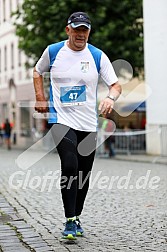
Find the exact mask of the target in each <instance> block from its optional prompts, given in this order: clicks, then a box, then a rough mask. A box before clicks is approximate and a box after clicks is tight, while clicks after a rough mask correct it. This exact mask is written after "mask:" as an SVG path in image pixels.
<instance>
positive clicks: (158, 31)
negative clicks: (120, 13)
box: [143, 0, 167, 156]
mask: <svg viewBox="0 0 167 252" xmlns="http://www.w3.org/2000/svg"><path fill="white" fill-rule="evenodd" d="M143 10H144V50H145V76H146V84H147V85H149V86H150V88H151V90H152V93H151V95H150V96H149V98H148V99H147V101H146V104H147V108H146V109H147V130H148V134H147V152H148V153H150V154H156V155H162V156H167V98H166V95H167V83H166V82H167V80H166V69H167V61H166V55H167V26H166V23H167V1H166V0H144V1H143ZM150 10H151V11H150Z"/></svg>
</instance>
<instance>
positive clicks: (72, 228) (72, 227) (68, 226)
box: [62, 220, 77, 240]
mask: <svg viewBox="0 0 167 252" xmlns="http://www.w3.org/2000/svg"><path fill="white" fill-rule="evenodd" d="M76 233H77V226H76V222H75V220H68V221H67V222H66V223H65V229H64V231H63V232H62V234H63V238H64V239H69V240H75V239H76Z"/></svg>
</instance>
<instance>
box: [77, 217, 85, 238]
mask: <svg viewBox="0 0 167 252" xmlns="http://www.w3.org/2000/svg"><path fill="white" fill-rule="evenodd" d="M76 226H77V236H82V235H83V232H84V230H83V228H82V227H81V222H80V219H79V218H76Z"/></svg>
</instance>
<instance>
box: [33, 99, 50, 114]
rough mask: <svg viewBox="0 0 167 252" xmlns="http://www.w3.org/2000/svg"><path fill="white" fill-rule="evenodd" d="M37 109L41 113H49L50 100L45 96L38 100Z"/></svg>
mask: <svg viewBox="0 0 167 252" xmlns="http://www.w3.org/2000/svg"><path fill="white" fill-rule="evenodd" d="M35 110H36V111H37V112H39V113H47V112H48V111H49V108H48V102H47V101H46V99H45V98H43V99H37V100H36V103H35Z"/></svg>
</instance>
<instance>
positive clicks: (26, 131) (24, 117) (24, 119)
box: [20, 101, 31, 137]
mask: <svg viewBox="0 0 167 252" xmlns="http://www.w3.org/2000/svg"><path fill="white" fill-rule="evenodd" d="M25 102H27V101H25ZM20 124H21V136H24V137H29V136H30V134H31V130H30V109H29V108H26V107H21V108H20Z"/></svg>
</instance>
